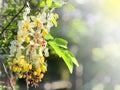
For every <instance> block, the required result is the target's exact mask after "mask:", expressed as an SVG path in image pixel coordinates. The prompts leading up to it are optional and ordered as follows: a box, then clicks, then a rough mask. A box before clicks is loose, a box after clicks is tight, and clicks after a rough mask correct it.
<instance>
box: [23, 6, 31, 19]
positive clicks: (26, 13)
mask: <svg viewBox="0 0 120 90" xmlns="http://www.w3.org/2000/svg"><path fill="white" fill-rule="evenodd" d="M29 13H30V7H29V6H28V7H27V8H26V9H25V12H24V13H23V19H24V20H25V21H26V20H27V15H28V14H29Z"/></svg>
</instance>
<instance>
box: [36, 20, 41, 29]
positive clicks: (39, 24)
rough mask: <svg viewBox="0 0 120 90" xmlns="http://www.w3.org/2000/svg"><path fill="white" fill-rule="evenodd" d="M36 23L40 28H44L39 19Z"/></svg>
mask: <svg viewBox="0 0 120 90" xmlns="http://www.w3.org/2000/svg"><path fill="white" fill-rule="evenodd" d="M35 23H36V26H37V27H38V28H42V23H41V21H40V20H39V19H36V21H35Z"/></svg>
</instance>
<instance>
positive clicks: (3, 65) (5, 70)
mask: <svg viewBox="0 0 120 90" xmlns="http://www.w3.org/2000/svg"><path fill="white" fill-rule="evenodd" d="M0 63H1V64H2V67H3V69H4V72H5V74H6V76H7V79H8V81H9V84H10V87H11V89H12V90H15V89H14V86H13V85H12V83H11V82H10V76H9V74H8V71H7V68H6V66H5V64H4V62H3V61H2V60H1V59H0Z"/></svg>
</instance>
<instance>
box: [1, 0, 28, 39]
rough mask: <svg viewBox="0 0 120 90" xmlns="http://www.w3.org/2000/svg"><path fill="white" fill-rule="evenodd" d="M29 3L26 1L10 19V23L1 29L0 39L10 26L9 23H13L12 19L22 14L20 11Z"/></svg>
mask: <svg viewBox="0 0 120 90" xmlns="http://www.w3.org/2000/svg"><path fill="white" fill-rule="evenodd" d="M27 2H29V0H26V1H25V3H24V6H23V7H22V8H21V9H20V11H19V12H18V13H17V14H16V15H15V16H14V17H13V18H12V19H11V21H10V22H9V23H8V24H7V25H6V26H5V28H3V29H2V31H1V33H0V36H1V38H2V37H3V33H4V32H5V31H6V30H7V28H8V27H9V26H10V25H11V23H12V22H13V21H14V19H15V18H16V17H17V16H18V15H19V14H20V13H21V12H22V10H23V9H24V8H25V6H26V5H27V4H26V3H27Z"/></svg>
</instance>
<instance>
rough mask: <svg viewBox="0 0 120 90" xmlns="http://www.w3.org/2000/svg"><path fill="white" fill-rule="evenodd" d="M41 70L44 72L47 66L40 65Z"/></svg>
mask: <svg viewBox="0 0 120 90" xmlns="http://www.w3.org/2000/svg"><path fill="white" fill-rule="evenodd" d="M41 71H42V72H43V73H45V72H46V71H47V67H46V66H45V65H42V66H41Z"/></svg>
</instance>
